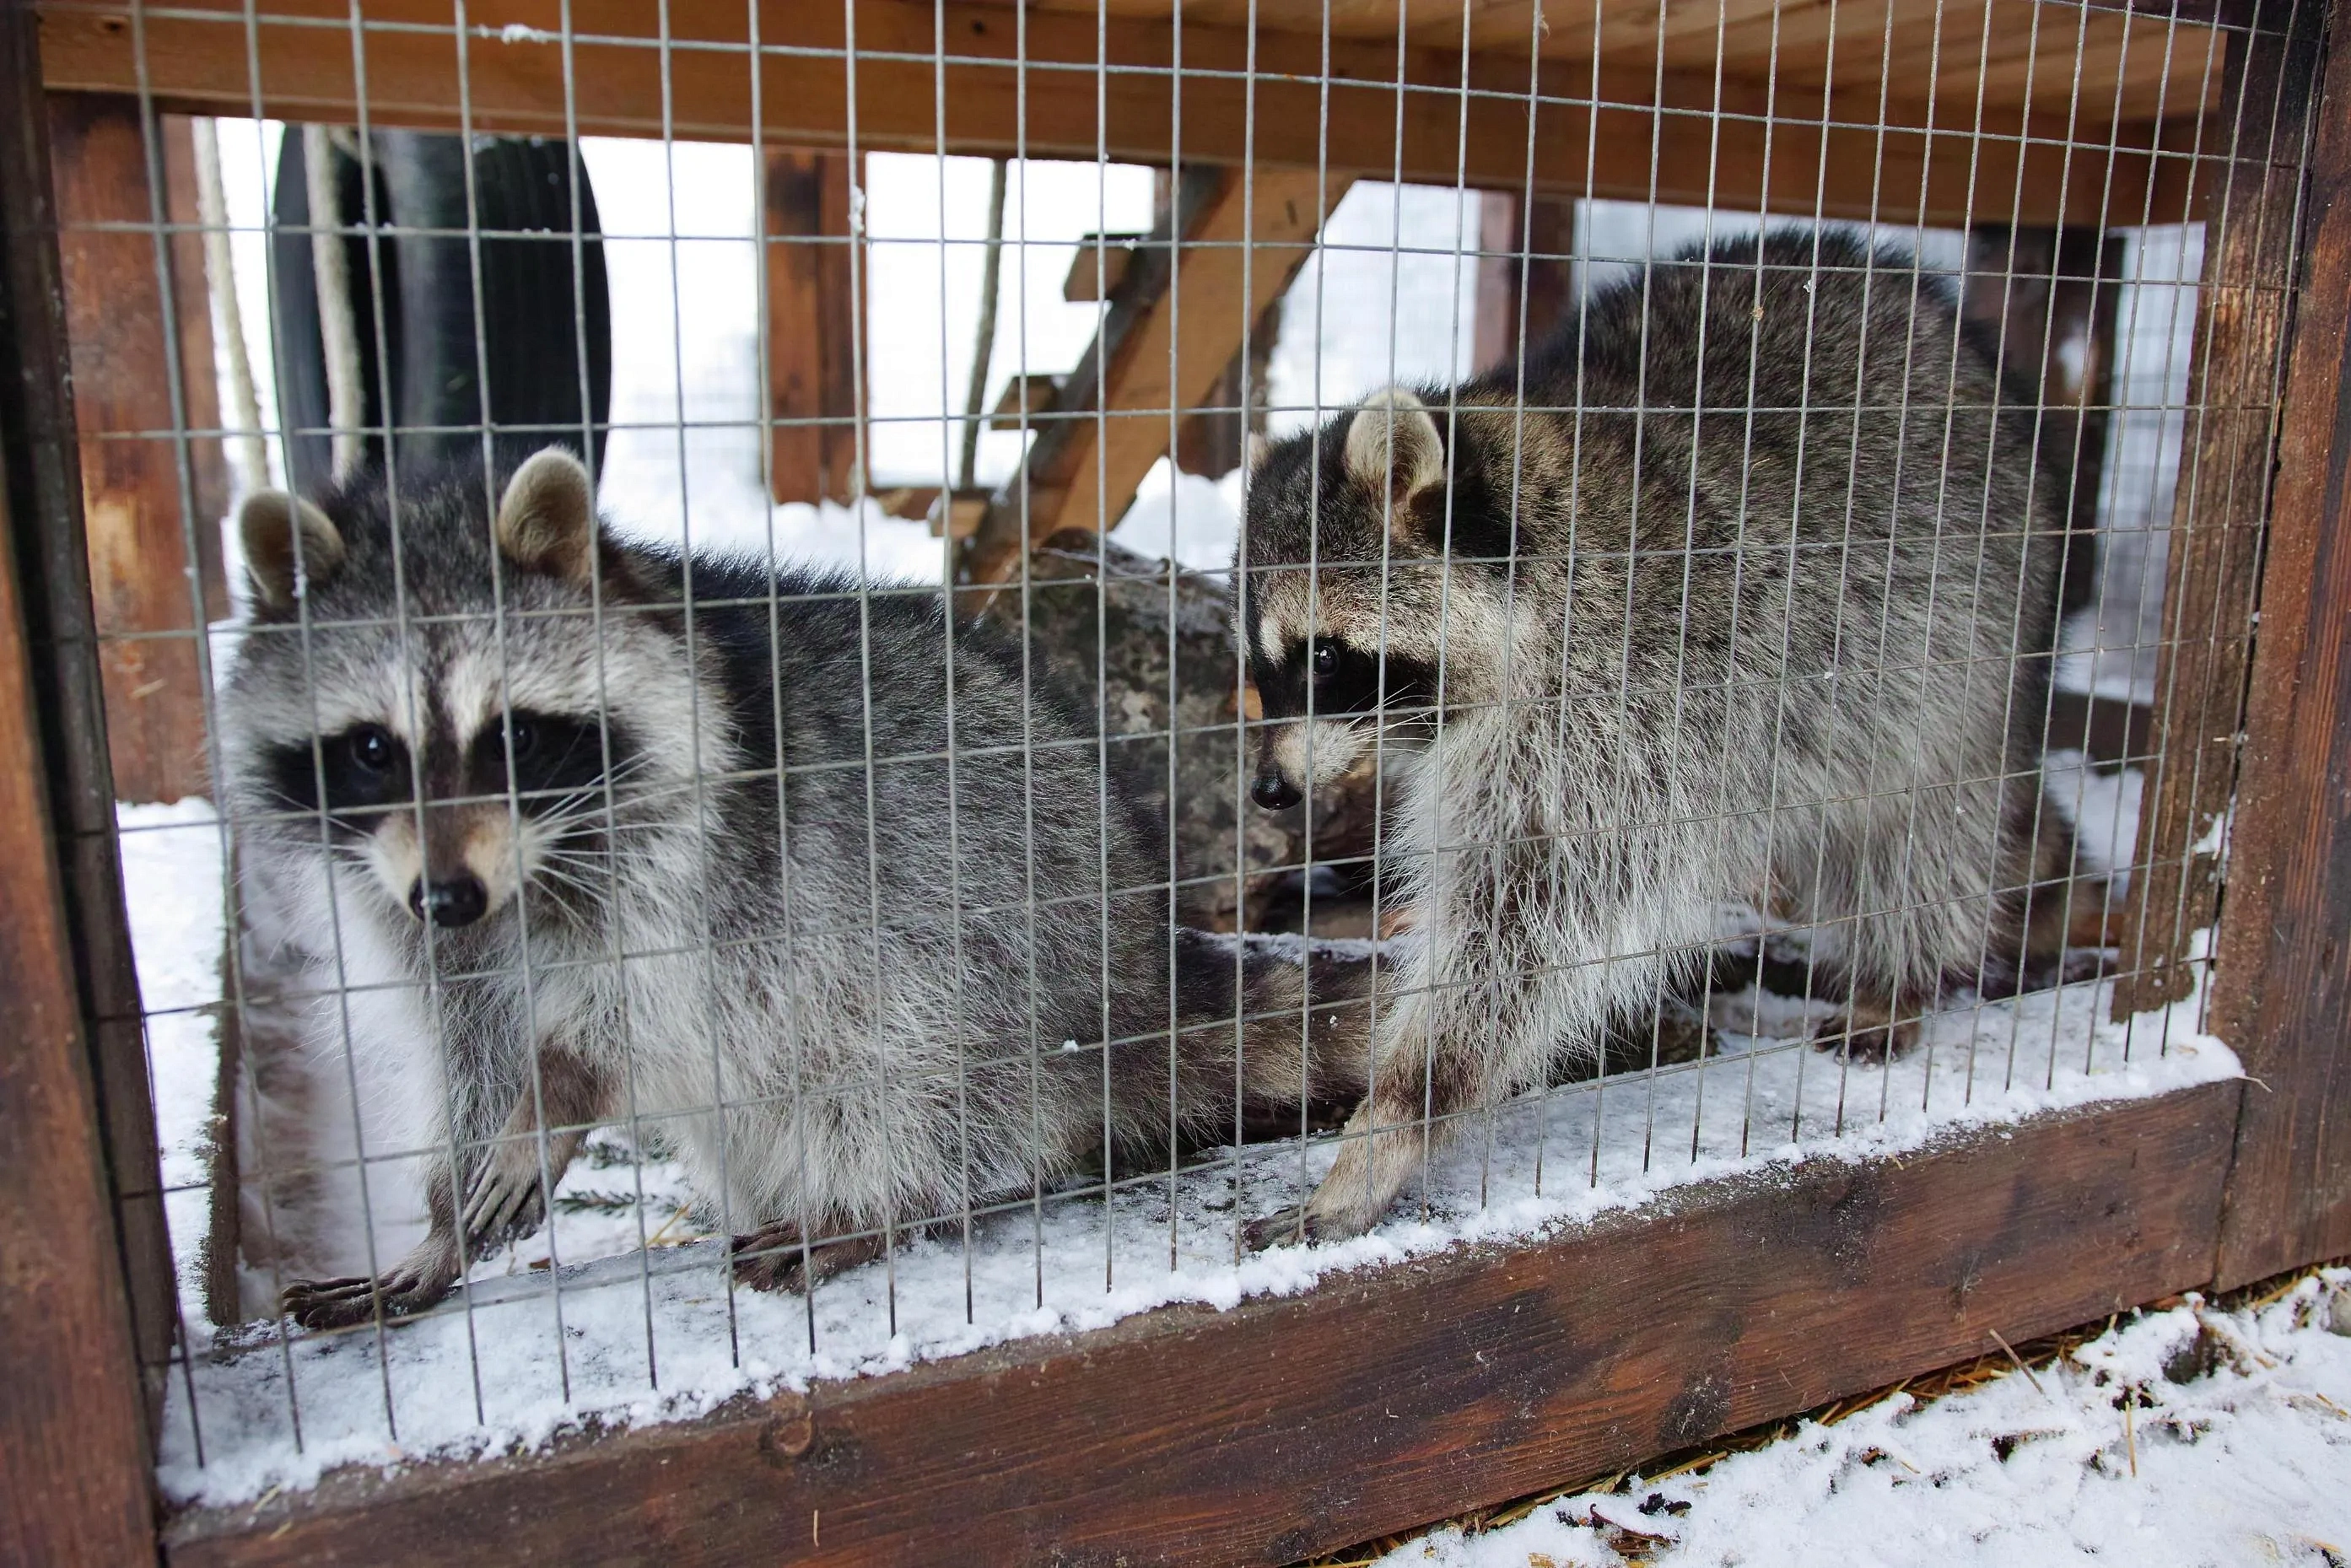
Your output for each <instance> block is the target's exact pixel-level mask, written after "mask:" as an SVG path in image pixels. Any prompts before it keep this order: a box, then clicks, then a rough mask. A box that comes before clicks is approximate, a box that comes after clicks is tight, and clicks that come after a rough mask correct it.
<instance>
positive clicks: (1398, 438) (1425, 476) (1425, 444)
mask: <svg viewBox="0 0 2351 1568" xmlns="http://www.w3.org/2000/svg"><path fill="white" fill-rule="evenodd" d="M1347 472H1348V473H1349V474H1350V475H1352V476H1353V477H1354V479H1355V481H1356V482H1357V483H1358V484H1361V485H1363V486H1365V487H1366V488H1368V489H1371V490H1374V491H1376V490H1385V491H1386V492H1387V493H1388V495H1389V496H1391V497H1394V522H1393V524H1392V526H1393V527H1395V528H1404V527H1405V520H1406V513H1407V512H1408V511H1409V509H1410V507H1411V503H1412V498H1413V497H1416V496H1417V495H1419V494H1420V493H1421V492H1422V491H1423V490H1426V489H1429V488H1431V487H1433V486H1437V485H1441V484H1443V483H1444V482H1445V438H1444V437H1443V436H1441V435H1439V434H1437V421H1435V420H1434V419H1431V418H1430V417H1429V416H1428V406H1427V405H1426V403H1424V402H1421V401H1420V399H1418V398H1417V397H1415V396H1414V395H1413V394H1412V393H1411V392H1406V391H1405V389H1404V388H1402V387H1388V388H1385V389H1384V390H1382V391H1380V392H1374V393H1373V394H1372V395H1371V396H1370V397H1367V398H1365V399H1364V402H1363V404H1362V406H1361V407H1359V408H1357V409H1356V410H1355V413H1354V416H1353V418H1352V419H1350V420H1349V421H1348V422H1347Z"/></svg>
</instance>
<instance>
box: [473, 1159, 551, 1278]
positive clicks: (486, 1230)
mask: <svg viewBox="0 0 2351 1568" xmlns="http://www.w3.org/2000/svg"><path fill="white" fill-rule="evenodd" d="M537 1166H538V1161H537V1160H536V1159H535V1158H534V1159H533V1160H532V1161H531V1167H530V1168H528V1169H525V1168H521V1167H520V1166H519V1163H518V1162H508V1161H507V1160H506V1159H505V1158H504V1157H503V1156H501V1157H500V1158H497V1159H493V1160H492V1161H491V1162H490V1164H489V1165H488V1166H487V1167H486V1168H485V1169H484V1170H483V1172H482V1174H481V1176H480V1177H479V1178H478V1179H477V1180H476V1181H475V1183H474V1191H473V1196H472V1197H469V1198H467V1199H466V1202H465V1240H466V1244H467V1248H468V1249H469V1250H470V1251H472V1252H473V1253H474V1254H475V1256H476V1257H480V1256H482V1255H483V1254H486V1253H488V1252H493V1251H496V1249H499V1248H501V1247H504V1246H505V1245H507V1243H508V1242H511V1241H517V1240H520V1239H522V1238H523V1237H526V1236H528V1235H529V1234H530V1233H531V1232H532V1231H534V1230H536V1229H538V1227H539V1222H540V1221H541V1220H543V1219H545V1218H547V1201H546V1195H545V1193H544V1192H543V1190H542V1189H541V1187H540V1185H539V1180H538V1169H537Z"/></svg>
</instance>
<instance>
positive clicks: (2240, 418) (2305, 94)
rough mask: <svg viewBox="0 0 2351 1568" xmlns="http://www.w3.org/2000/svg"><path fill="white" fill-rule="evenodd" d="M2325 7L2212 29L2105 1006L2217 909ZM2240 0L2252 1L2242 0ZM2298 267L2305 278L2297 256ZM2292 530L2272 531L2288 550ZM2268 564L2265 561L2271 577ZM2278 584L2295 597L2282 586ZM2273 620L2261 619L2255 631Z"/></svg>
mask: <svg viewBox="0 0 2351 1568" xmlns="http://www.w3.org/2000/svg"><path fill="white" fill-rule="evenodd" d="M2324 3H2325V0H2258V15H2259V16H2260V18H2261V19H2262V22H2263V23H2264V29H2263V30H2262V31H2259V32H2235V33H2231V34H2230V35H2229V40H2228V42H2229V57H2228V75H2227V79H2226V83H2225V86H2224V99H2223V105H2224V107H2223V110H2222V112H2221V114H2220V116H2219V118H2218V122H2217V123H2216V124H2214V125H2212V126H2211V127H2210V128H2209V129H2208V131H2207V132H2206V135H2207V140H2208V141H2209V142H2210V144H2212V145H2214V146H2215V147H2217V148H2219V149H2221V150H2224V151H2226V150H2233V152H2234V157H2233V159H2232V160H2231V162H2229V164H2228V166H2227V169H2226V179H2225V180H2224V182H2223V183H2221V185H2220V188H2219V190H2218V193H2217V196H2216V204H2215V207H2214V210H2213V212H2212V214H2211V216H2210V219H2209V221H2208V223H2207V225H2206V230H2205V233H2206V239H2205V250H2204V281H2203V287H2202V288H2201V289H2200V290H2199V299H2198V302H2197V317H2196V338H2195V345H2194V348H2193V350H2192V352H2191V354H2190V358H2189V380H2188V400H2187V407H2188V409H2189V414H2188V429H2187V434H2186V438H2185V445H2184V449H2183V451H2182V452H2181V454H2180V461H2179V489H2178V492H2177V495H2176V497H2175V499H2174V503H2173V508H2172V520H2171V535H2170V538H2169V541H2168V559H2167V562H2166V580H2165V583H2164V590H2163V622H2162V626H2163V634H2162V647H2161V650H2160V653H2159V655H2158V661H2157V666H2156V686H2155V701H2154V708H2155V722H2156V740H2155V745H2156V749H2157V751H2158V761H2157V763H2156V764H2155V766H2154V767H2153V768H2151V769H2150V770H2149V772H2148V775H2147V784H2146V789H2145V792H2144V795H2143V800H2144V804H2143V806H2142V808H2141V810H2140V813H2139V821H2138V843H2137V849H2136V852H2135V853H2134V855H2133V862H2134V865H2135V866H2136V868H2137V869H2136V870H2135V872H2134V873H2133V877H2132V886H2131V893H2130V902H2129V905H2128V908H2127V910H2126V920H2127V923H2128V925H2127V928H2126V932H2125V934H2124V935H2125V943H2124V947H2123V973H2122V974H2121V975H2120V976H2119V977H2117V978H2116V988H2115V1003H2114V1005H2115V1010H2116V1013H2117V1014H2120V1013H2124V1012H2131V1011H2140V1010H2145V1009H2151V1008H2157V1007H2161V1006H2164V1005H2166V1004H2168V1003H2169V1002H2172V1001H2176V1000H2178V999H2179V998H2181V997H2184V996H2186V995H2187V994H2188V992H2189V988H2190V987H2191V986H2192V985H2193V984H2194V972H2193V970H2192V969H2191V967H2189V964H2188V963H2187V962H2186V961H2185V960H2186V956H2187V953H2188V950H2189V941H2190V939H2191V938H2192V937H2193V936H2194V934H2195V933H2196V932H2198V931H2200V930H2203V929H2205V928H2207V927H2209V926H2210V925H2212V923H2213V920H2214V918H2215V914H2216V911H2217V910H2218V907H2219V898H2220V853H2219V832H2218V828H2219V825H2220V820H2221V818H2222V816H2223V814H2224V813H2225V812H2227V810H2229V802H2230V798H2231V795H2232V794H2233V793H2234V792H2235V791H2236V789H2237V765H2238V745H2239V734H2240V728H2241V725H2242V723H2243V721H2244V713H2245V695H2246V688H2245V679H2246V670H2247V661H2248V657H2249V655H2250V653H2251V651H2252V637H2253V625H2252V614H2253V609H2254V602H2255V595H2256V593H2257V591H2259V588H2260V584H2261V580H2262V549H2263V544H2262V538H2263V529H2264V525H2265V520H2266V518H2267V517H2268V514H2269V502H2270V483H2271V476H2272V467H2273V463H2274V461H2275V459H2276V455H2277V442H2278V432H2279V427H2278V412H2277V411H2278V401H2279V397H2280V394H2281V393H2282V392H2283V390H2284V385H2285V375H2286V345H2287V343H2288V341H2289V334H2290V328H2291V322H2292V318H2293V310H2294V291H2295V289H2296V287H2297V286H2298V284H2299V282H2300V279H2299V278H2298V277H2297V275H2296V272H2295V267H2296V261H2297V256H2296V247H2297V243H2298V240H2299V235H2298V228H2297V225H2298V221H2299V218H2300V214H2301V211H2302V207H2301V202H2302V197H2303V178H2304V171H2303V163H2304V155H2305V152H2306V151H2307V150H2308V148H2309V145H2310V136H2311V133H2312V131H2314V129H2315V127H2316V126H2317V125H2318V124H2319V123H2320V121H2319V119H2318V103H2317V96H2316V95H2317V82H2316V71H2317V64H2318V58H2319V54H2320V44H2319V37H2320V31H2321V28H2322V26H2323V25H2324V19H2325V9H2324ZM2243 10H2244V11H2245V12H2246V13H2249V14H2251V13H2254V12H2255V11H2256V5H2255V3H2254V0H2246V3H2245V5H2244V6H2243ZM2289 21H2291V22H2292V23H2293V24H2294V25H2293V26H2292V27H2291V28H2288V27H2286V26H2285V24H2286V23H2288V22H2289ZM2338 107H2339V105H2338ZM2304 276H2311V274H2309V273H2308V271H2307V269H2306V268H2305V271H2304ZM2319 276H2322V277H2323V275H2319ZM2326 286H2327V287H2335V286H2339V279H2331V280H2328V281H2327V285H2326ZM2305 395H2306V396H2307V395H2309V394H2308V392H2307V391H2306V393H2305ZM2328 395H2329V397H2331V395H2332V394H2331V393H2329V394H2328ZM2307 406H2311V407H2317V406H2319V404H2317V403H2316V402H2312V403H2310V404H2308V405H2307ZM2304 417H2305V418H2312V417H2316V416H2315V415H2314V414H2312V415H2305V416H2304ZM2305 450H2308V449H2305ZM2320 450H2323V448H2321V449H2320ZM2311 526H2312V524H2311V523H2310V521H2309V520H2308V518H2307V517H2296V518H2295V519H2294V523H2293V527H2294V528H2296V529H2304V528H2309V527H2311ZM2307 537H2309V536H2307V535H2305V536H2304V538H2307ZM2293 539H2294V534H2292V533H2289V534H2288V536H2287V540H2288V543H2289V546H2291V544H2292V541H2293ZM2283 559H2284V560H2291V559H2293V558H2292V557H2291V556H2288V557H2286V558H2283ZM2303 559H2304V562H2305V563H2307V562H2308V561H2310V560H2311V559H2312V558H2310V557H2308V556H2304V558H2303ZM2281 564H2283V563H2282V562H2280V563H2273V566H2272V568H2271V570H2272V572H2273V574H2274V573H2276V572H2277V571H2278V570H2280V566H2281ZM2277 580H2278V581H2279V582H2280V584H2281V585H2282V587H2283V589H2285V590H2286V591H2289V592H2291V591H2294V581H2293V580H2291V579H2288V578H2284V577H2279V578H2277ZM2278 630H2279V628H2278V627H2276V626H2273V627H2271V628H2270V629H2268V631H2267V632H2265V633H2264V640H2265V641H2267V640H2270V639H2273V638H2274V637H2275V636H2276V635H2277V632H2278ZM2287 667H2288V668H2291V667H2292V666H2291V665H2288V666H2287ZM2308 738H2309V735H2308V733H2307V732H2301V733H2299V734H2297V736H2296V737H2295V739H2296V743H2297V744H2299V743H2302V742H2304V741H2306V740H2307V739H2308ZM2249 891H2250V886H2249ZM2232 1042H2233V1041H2232ZM2245 1043H2247V1044H2248V1045H2249V1046H2250V1044H2251V1041H2250V1040H2248V1041H2246V1042H2245Z"/></svg>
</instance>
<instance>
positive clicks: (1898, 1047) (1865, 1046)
mask: <svg viewBox="0 0 2351 1568" xmlns="http://www.w3.org/2000/svg"><path fill="white" fill-rule="evenodd" d="M1917 1043H1918V1020H1917V1019H1903V1020H1901V1021H1900V1022H1899V1023H1861V1022H1856V1021H1855V1019H1852V1018H1850V1017H1847V1016H1844V1015H1842V1014H1841V1015H1839V1016H1838V1017H1836V1018H1833V1019H1827V1020H1825V1021H1824V1022H1823V1023H1822V1024H1821V1026H1820V1028H1819V1029H1818V1030H1814V1031H1813V1045H1814V1046H1816V1047H1817V1048H1819V1049H1820V1050H1822V1051H1827V1052H1828V1053H1829V1054H1830V1055H1832V1056H1834V1057H1835V1058H1836V1059H1837V1060H1838V1061H1857V1062H1861V1063H1863V1064H1865V1065H1867V1066H1873V1067H1875V1066H1882V1065H1884V1064H1885V1063H1886V1062H1889V1061H1898V1060H1900V1059H1901V1058H1903V1057H1905V1056H1907V1055H1908V1054H1909V1053H1910V1051H1911V1050H1912V1049H1913V1048H1914V1047H1915V1046H1917Z"/></svg>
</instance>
